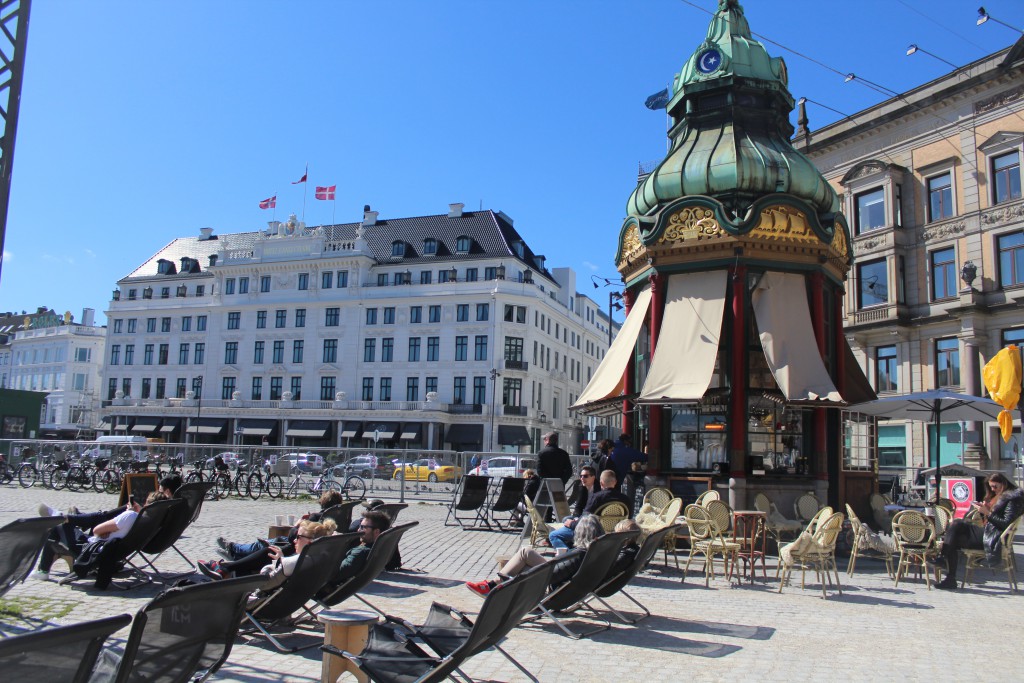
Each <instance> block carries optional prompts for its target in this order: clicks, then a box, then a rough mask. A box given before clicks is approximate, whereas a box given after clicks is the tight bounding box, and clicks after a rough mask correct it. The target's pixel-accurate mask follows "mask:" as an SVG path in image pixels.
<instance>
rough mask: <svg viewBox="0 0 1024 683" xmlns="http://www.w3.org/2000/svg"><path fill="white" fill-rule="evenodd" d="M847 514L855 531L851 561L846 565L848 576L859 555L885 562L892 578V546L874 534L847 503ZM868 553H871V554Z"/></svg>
mask: <svg viewBox="0 0 1024 683" xmlns="http://www.w3.org/2000/svg"><path fill="white" fill-rule="evenodd" d="M846 515H847V517H849V519H850V528H851V530H852V531H853V543H852V544H851V547H850V562H849V563H848V564H847V565H846V574H847V576H853V570H854V567H855V566H856V565H857V558H858V557H874V558H877V559H880V560H882V561H883V562H885V569H886V571H887V572H888V573H889V578H892V576H893V573H892V553H893V548H892V547H891V546H885V545H884V542H883V541H882V538H881V537H880V536H877V535H874V533H875V532H873V531H871V529H870V528H869V527H868V525H867V524H865V523H864V522H862V521H860V519H859V518H858V517H857V513H856V512H854V511H853V508H852V507H850V504H849V503H847V504H846ZM868 553H871V554H870V555H869V554H868Z"/></svg>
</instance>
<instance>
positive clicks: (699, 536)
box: [683, 505, 741, 587]
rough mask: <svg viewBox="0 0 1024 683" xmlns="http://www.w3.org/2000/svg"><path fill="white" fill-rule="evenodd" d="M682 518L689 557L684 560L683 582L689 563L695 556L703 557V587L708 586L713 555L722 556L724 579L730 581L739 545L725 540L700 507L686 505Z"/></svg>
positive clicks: (712, 574)
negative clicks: (688, 536)
mask: <svg viewBox="0 0 1024 683" xmlns="http://www.w3.org/2000/svg"><path fill="white" fill-rule="evenodd" d="M683 517H684V518H685V519H686V525H687V526H688V527H689V529H690V556H689V557H688V558H687V559H686V566H685V567H683V581H686V574H687V572H688V571H689V570H690V563H691V562H693V558H694V557H696V556H697V555H703V556H704V586H705V587H707V586H709V585H710V582H711V577H712V576H714V575H715V555H721V556H722V562H723V563H724V565H725V567H724V570H725V574H726V577H727V578H728V579H729V580H730V581H731V580H732V573H733V570H735V568H736V558H737V556H738V553H739V551H740V548H741V546H740V544H739V543H736V542H734V541H727V540H725V538H724V537H723V536H722V532H721V531H720V530H719V529H718V526H717V525H716V524H715V522H714V520H713V519H712V518H711V514H710V513H709V512H708V511H707V510H705V509H704V508H703V507H701V506H700V505H687V506H686V509H685V510H684V511H683Z"/></svg>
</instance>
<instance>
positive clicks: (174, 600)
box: [90, 575, 266, 683]
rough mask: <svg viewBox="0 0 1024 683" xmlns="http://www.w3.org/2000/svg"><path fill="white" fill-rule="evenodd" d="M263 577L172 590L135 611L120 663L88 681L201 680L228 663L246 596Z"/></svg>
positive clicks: (169, 682)
mask: <svg viewBox="0 0 1024 683" xmlns="http://www.w3.org/2000/svg"><path fill="white" fill-rule="evenodd" d="M265 582H266V577H265V576H262V575H256V576H243V577H241V578H238V579H226V580H224V581H211V582H209V583H200V584H196V585H193V586H185V587H182V588H171V589H169V590H166V591H164V592H162V593H160V595H158V596H156V597H155V598H153V599H152V600H150V601H149V602H148V603H147V604H146V605H145V606H144V607H143V608H142V609H140V610H139V611H138V613H136V615H135V621H134V622H133V623H132V630H131V633H130V634H129V635H128V642H127V643H126V644H125V647H124V652H123V653H118V656H119V661H120V664H118V666H117V671H116V672H111V673H113V674H114V675H113V676H111V677H110V678H99V677H95V676H94V678H93V680H92V681H90V683H103V682H105V681H110V683H128V682H129V681H161V683H186V681H197V682H198V681H205V680H206V679H207V678H209V677H210V676H211V675H213V674H214V673H216V671H217V670H218V669H220V667H221V666H222V665H223V664H224V662H225V661H227V658H228V655H229V654H231V647H232V645H234V642H235V638H236V637H237V635H238V625H239V622H240V620H241V618H242V610H243V609H244V608H245V601H246V599H247V598H248V597H249V594H250V593H252V592H253V591H254V590H256V589H258V588H259V587H260V585H261V584H263V583H265Z"/></svg>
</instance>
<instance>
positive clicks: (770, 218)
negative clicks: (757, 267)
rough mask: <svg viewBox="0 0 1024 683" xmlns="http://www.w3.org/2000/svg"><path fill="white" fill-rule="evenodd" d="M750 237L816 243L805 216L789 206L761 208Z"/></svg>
mask: <svg viewBox="0 0 1024 683" xmlns="http://www.w3.org/2000/svg"><path fill="white" fill-rule="evenodd" d="M750 237H753V238H760V239H770V240H786V241H792V242H806V243H812V244H813V243H818V242H820V240H819V239H818V236H817V235H815V234H814V231H813V230H812V229H811V226H810V224H809V223H808V222H807V216H806V215H804V213H803V212H802V211H799V210H798V209H794V208H793V207H791V206H767V207H765V208H764V209H762V210H761V220H760V221H758V223H757V227H755V228H754V229H753V230H751V231H750Z"/></svg>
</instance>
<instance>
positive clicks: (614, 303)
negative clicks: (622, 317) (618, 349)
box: [590, 275, 622, 347]
mask: <svg viewBox="0 0 1024 683" xmlns="http://www.w3.org/2000/svg"><path fill="white" fill-rule="evenodd" d="M599 282H600V283H602V284H601V285H599V284H598V283H599ZM590 283H591V284H592V285H594V289H597V288H598V287H601V286H602V285H603V286H604V287H618V286H620V284H621V283H619V282H616V281H614V280H612V279H611V278H607V277H602V276H600V275H591V276H590ZM621 301H622V292H620V291H618V290H612V291H610V292H608V346H609V347H611V345H612V325H613V322H612V311H613V310H615V311H621V310H622V304H621V303H619V302H621Z"/></svg>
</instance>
